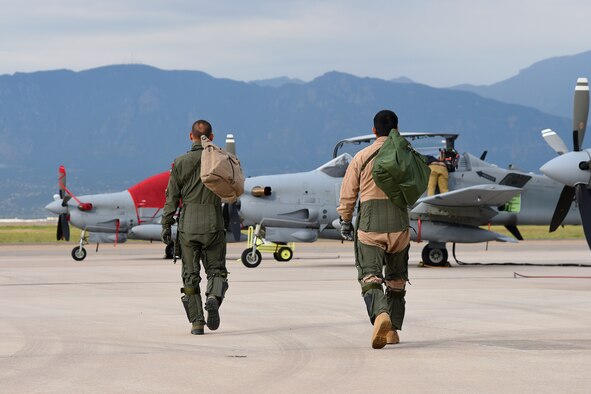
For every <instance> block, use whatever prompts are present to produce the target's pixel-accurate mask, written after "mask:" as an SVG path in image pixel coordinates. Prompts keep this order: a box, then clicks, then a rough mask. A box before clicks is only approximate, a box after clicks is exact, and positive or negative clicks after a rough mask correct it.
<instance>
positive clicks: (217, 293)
mask: <svg viewBox="0 0 591 394" xmlns="http://www.w3.org/2000/svg"><path fill="white" fill-rule="evenodd" d="M202 135H205V136H207V137H209V139H210V140H213V132H212V129H211V125H210V124H209V122H207V121H205V120H198V121H196V122H195V123H193V127H192V131H191V133H190V134H189V136H190V138H191V141H193V145H192V146H191V150H190V151H189V152H187V153H186V154H184V155H182V156H179V157H177V158H176V159H175V161H174V163H173V167H172V169H171V171H170V179H169V181H168V188H167V189H166V204H165V205H164V210H163V213H162V240H163V242H165V243H167V244H169V243H170V242H171V226H172V224H173V223H174V214H175V212H176V210H177V207H179V204H180V203H181V201H182V209H181V216H180V221H179V226H178V231H179V240H180V246H181V255H182V262H183V263H182V279H183V288H181V293H183V294H184V295H183V296H182V297H181V301H182V302H183V306H184V308H185V311H186V312H187V317H188V318H189V321H190V322H191V323H192V329H191V334H195V335H202V334H203V328H204V325H205V324H207V328H208V329H209V330H216V329H217V328H218V327H219V324H220V316H219V311H218V310H219V307H220V305H221V304H222V301H223V299H224V295H225V293H226V290H227V289H228V279H227V277H228V271H227V270H226V235H225V230H224V220H223V216H222V205H221V200H220V198H219V197H218V196H216V195H215V194H214V193H213V192H212V191H210V190H209V189H208V188H206V187H205V186H204V185H203V183H202V182H201V178H200V168H201V153H202V152H203V147H202V146H201V136H202ZM200 261H203V266H204V268H205V274H206V275H207V288H206V291H205V296H206V297H207V298H206V301H205V309H206V310H207V312H208V314H207V321H206V320H205V318H204V314H203V301H202V298H201V290H200V288H199V283H200V282H201V276H200V271H201V265H200Z"/></svg>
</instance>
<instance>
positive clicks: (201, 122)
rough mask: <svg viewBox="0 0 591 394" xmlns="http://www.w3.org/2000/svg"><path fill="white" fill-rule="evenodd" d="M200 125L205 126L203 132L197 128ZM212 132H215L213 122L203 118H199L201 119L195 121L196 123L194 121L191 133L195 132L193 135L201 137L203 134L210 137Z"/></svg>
mask: <svg viewBox="0 0 591 394" xmlns="http://www.w3.org/2000/svg"><path fill="white" fill-rule="evenodd" d="M199 125H203V126H204V132H203V133H200V132H199V129H198V128H197V126H199ZM212 132H213V130H212V128H211V124H210V123H209V122H208V121H207V120H203V119H199V120H197V121H195V123H193V126H192V127H191V134H193V136H194V137H197V138H201V136H202V135H204V136H206V137H208V138H209V136H211V133H212Z"/></svg>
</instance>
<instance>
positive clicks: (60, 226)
mask: <svg viewBox="0 0 591 394" xmlns="http://www.w3.org/2000/svg"><path fill="white" fill-rule="evenodd" d="M63 239H65V240H66V241H69V240H70V224H69V223H68V216H67V215H66V214H65V213H62V214H60V215H59V216H58V218H57V240H58V241H61V240H63Z"/></svg>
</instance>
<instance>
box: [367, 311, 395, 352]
mask: <svg viewBox="0 0 591 394" xmlns="http://www.w3.org/2000/svg"><path fill="white" fill-rule="evenodd" d="M391 329H392V322H391V321H390V315H388V314H387V313H386V312H383V313H380V314H379V315H378V317H376V320H375V322H374V324H373V334H372V336H371V347H372V348H374V349H381V348H383V347H384V346H386V336H387V335H388V332H389V331H390V330H391Z"/></svg>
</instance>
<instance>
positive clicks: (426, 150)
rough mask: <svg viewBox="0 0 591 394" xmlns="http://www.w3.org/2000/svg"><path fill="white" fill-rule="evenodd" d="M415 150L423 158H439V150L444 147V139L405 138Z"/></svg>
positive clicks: (432, 137) (430, 137)
mask: <svg viewBox="0 0 591 394" xmlns="http://www.w3.org/2000/svg"><path fill="white" fill-rule="evenodd" d="M406 138H407V140H408V141H409V142H410V143H411V144H412V146H413V148H415V150H416V151H417V152H419V153H421V154H423V155H425V156H428V155H429V156H434V157H439V149H444V148H445V147H446V143H445V138H444V137H441V136H417V137H406Z"/></svg>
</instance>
